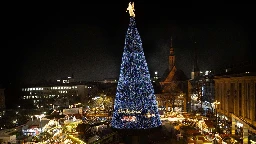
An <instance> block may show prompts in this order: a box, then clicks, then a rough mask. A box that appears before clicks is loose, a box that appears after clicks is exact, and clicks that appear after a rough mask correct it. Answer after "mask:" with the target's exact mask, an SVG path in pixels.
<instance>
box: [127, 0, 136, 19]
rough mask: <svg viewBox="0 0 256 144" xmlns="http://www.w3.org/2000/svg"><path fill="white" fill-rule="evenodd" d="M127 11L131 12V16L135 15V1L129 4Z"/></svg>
mask: <svg viewBox="0 0 256 144" xmlns="http://www.w3.org/2000/svg"><path fill="white" fill-rule="evenodd" d="M127 11H129V14H130V16H131V17H135V13H134V11H135V9H134V2H132V3H131V2H130V3H129V4H128V8H127V9H126V12H127Z"/></svg>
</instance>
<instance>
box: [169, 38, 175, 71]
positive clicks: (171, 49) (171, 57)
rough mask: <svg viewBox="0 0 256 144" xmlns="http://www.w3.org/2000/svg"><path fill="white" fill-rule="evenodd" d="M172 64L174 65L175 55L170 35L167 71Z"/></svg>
mask: <svg viewBox="0 0 256 144" xmlns="http://www.w3.org/2000/svg"><path fill="white" fill-rule="evenodd" d="M174 65H175V55H174V49H173V47H172V37H171V48H170V55H169V71H171V70H172V68H173V67H174Z"/></svg>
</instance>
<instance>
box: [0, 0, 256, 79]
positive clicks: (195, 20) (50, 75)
mask: <svg viewBox="0 0 256 144" xmlns="http://www.w3.org/2000/svg"><path fill="white" fill-rule="evenodd" d="M128 2H129V1H120V2H113V1H103V2H99V1H95V2H90V3H87V4H86V3H83V4H82V3H81V4H80V3H77V2H68V3H65V2H63V1H59V2H53V3H39V2H32V3H30V2H22V3H9V4H7V5H6V7H7V8H9V11H7V12H6V15H5V16H4V27H3V29H4V36H5V39H6V41H5V43H7V47H6V46H2V47H3V50H1V51H2V57H1V58H0V60H1V63H2V64H3V69H4V71H3V70H2V71H1V73H0V74H1V75H0V83H1V81H2V83H4V82H14V83H19V82H30V83H36V82H38V81H40V80H43V79H46V80H50V79H52V80H56V79H58V78H60V77H65V76H71V75H72V74H74V76H75V78H77V79H79V80H86V81H92V80H102V79H104V78H118V77H119V70H120V65H121V57H122V53H123V48H124V39H125V35H126V31H127V28H128V24H129V14H128V13H127V12H125V11H126V8H127V6H128ZM167 2H168V1H159V2H154V3H150V2H148V1H140V0H138V1H135V14H136V23H137V28H138V31H139V33H140V36H141V38H142V42H143V49H144V53H145V56H146V60H147V63H148V65H149V70H150V72H151V74H153V72H154V71H158V72H159V75H160V76H161V75H162V74H163V73H164V71H165V70H166V69H167V68H168V56H169V49H170V46H171V41H170V39H171V37H173V47H174V51H175V55H176V66H177V68H178V69H181V70H183V71H184V72H185V74H186V75H187V76H188V77H190V72H191V70H192V66H193V61H192V60H193V43H194V42H195V41H196V42H197V44H198V66H199V68H200V69H201V70H208V69H217V68H220V67H223V66H225V65H228V64H232V63H236V62H242V61H246V60H249V59H252V58H253V53H252V52H251V50H252V44H251V41H252V32H251V28H252V24H251V21H252V20H251V19H252V18H251V16H252V13H251V9H250V8H249V7H247V8H246V9H245V10H244V11H238V9H237V6H238V5H239V6H240V7H239V9H243V5H242V4H241V3H240V4H234V5H233V6H229V7H227V5H221V6H218V5H219V4H215V5H214V4H213V5H211V6H212V8H211V7H203V6H204V5H203V4H202V6H201V5H200V6H199V5H198V4H197V3H192V4H187V5H183V4H178V3H173V4H172V5H170V4H168V3H167Z"/></svg>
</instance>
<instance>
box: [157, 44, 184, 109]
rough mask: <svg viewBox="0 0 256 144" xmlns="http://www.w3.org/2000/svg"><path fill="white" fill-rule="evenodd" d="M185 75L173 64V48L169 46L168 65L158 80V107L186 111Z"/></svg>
mask: <svg viewBox="0 0 256 144" xmlns="http://www.w3.org/2000/svg"><path fill="white" fill-rule="evenodd" d="M187 80H188V79H187V77H186V75H185V74H184V72H183V71H182V70H179V69H177V68H176V66H175V54H174V48H173V47H172V42H171V48H170V55H169V66H168V69H167V70H166V72H165V73H164V75H163V77H162V79H160V80H159V84H160V92H159V93H157V94H156V97H157V102H158V107H159V108H160V110H164V111H183V112H184V111H187V105H186V104H187V89H188V88H187Z"/></svg>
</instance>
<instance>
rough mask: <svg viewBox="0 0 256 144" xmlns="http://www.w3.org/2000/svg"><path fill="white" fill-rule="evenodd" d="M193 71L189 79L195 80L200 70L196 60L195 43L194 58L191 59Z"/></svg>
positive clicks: (195, 46) (195, 44)
mask: <svg viewBox="0 0 256 144" xmlns="http://www.w3.org/2000/svg"><path fill="white" fill-rule="evenodd" d="M193 62H194V63H193V69H192V72H191V79H195V78H196V77H198V76H199V75H200V70H199V68H198V64H197V63H198V59H197V43H196V42H195V43H194V58H193Z"/></svg>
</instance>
